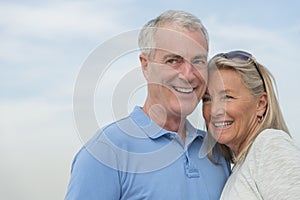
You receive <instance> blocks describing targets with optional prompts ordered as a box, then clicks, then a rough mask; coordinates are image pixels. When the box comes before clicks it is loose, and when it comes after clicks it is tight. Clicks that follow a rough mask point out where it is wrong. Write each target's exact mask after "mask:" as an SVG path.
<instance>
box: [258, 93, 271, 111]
mask: <svg viewBox="0 0 300 200" xmlns="http://www.w3.org/2000/svg"><path fill="white" fill-rule="evenodd" d="M267 106H268V97H267V94H266V93H265V92H264V93H262V94H261V95H260V96H259V97H258V103H257V109H256V115H257V116H263V115H264V114H265V112H266V110H267Z"/></svg>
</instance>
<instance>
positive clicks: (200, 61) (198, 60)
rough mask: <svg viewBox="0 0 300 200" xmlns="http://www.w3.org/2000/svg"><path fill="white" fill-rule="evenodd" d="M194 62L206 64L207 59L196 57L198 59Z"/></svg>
mask: <svg viewBox="0 0 300 200" xmlns="http://www.w3.org/2000/svg"><path fill="white" fill-rule="evenodd" d="M192 64H195V65H201V64H206V60H204V59H196V60H194V61H193V63H192Z"/></svg>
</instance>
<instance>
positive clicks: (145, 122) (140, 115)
mask: <svg viewBox="0 0 300 200" xmlns="http://www.w3.org/2000/svg"><path fill="white" fill-rule="evenodd" d="M130 118H131V119H132V120H133V121H134V122H135V123H136V124H137V125H138V126H139V127H140V128H141V129H143V131H144V133H145V134H146V135H147V136H148V137H149V138H151V139H157V138H159V137H161V136H163V135H167V134H168V135H169V134H174V135H175V134H177V133H175V132H172V131H167V130H165V129H163V128H162V127H160V126H158V125H157V124H156V123H155V122H154V121H153V120H152V119H150V117H149V116H148V115H146V113H145V112H144V111H143V110H142V108H141V107H139V106H136V107H135V108H134V110H133V112H132V113H131V114H130ZM186 128H187V131H188V134H189V136H194V137H200V138H202V139H203V138H204V136H205V132H204V131H200V130H197V129H196V128H195V127H193V125H192V124H191V123H190V122H189V121H188V120H186Z"/></svg>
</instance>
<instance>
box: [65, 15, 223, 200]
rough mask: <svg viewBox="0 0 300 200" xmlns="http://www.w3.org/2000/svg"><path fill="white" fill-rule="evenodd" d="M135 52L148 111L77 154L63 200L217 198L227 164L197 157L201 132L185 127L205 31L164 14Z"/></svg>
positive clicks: (203, 59) (196, 94)
mask: <svg viewBox="0 0 300 200" xmlns="http://www.w3.org/2000/svg"><path fill="white" fill-rule="evenodd" d="M139 46H140V49H141V54H140V57H139V58H140V62H141V66H142V71H143V74H144V77H145V79H146V80H147V85H148V95H147V98H146V101H145V104H144V106H143V107H141V108H140V107H136V108H135V109H134V111H133V112H132V113H131V114H130V115H129V116H128V117H126V118H124V119H121V120H119V121H116V122H114V123H112V124H110V125H108V126H106V127H104V128H102V129H101V130H100V131H99V132H98V133H97V134H96V135H95V136H94V138H92V139H91V140H90V141H89V142H88V143H87V144H86V145H85V147H84V148H82V149H81V150H80V152H79V153H78V154H77V155H76V157H75V159H74V162H73V165H72V174H71V180H70V184H69V188H68V193H67V195H66V199H105V200H106V199H107V200H117V199H126V200H133V199H155V200H157V199H164V200H166V199H167V200H168V199H172V200H173V199H182V200H183V199H184V200H185V199H219V197H220V194H221V191H222V188H223V185H224V184H225V181H226V179H227V178H228V176H229V168H228V165H227V163H226V161H225V159H224V158H223V157H221V156H220V154H218V152H217V151H215V155H214V156H215V157H216V158H218V164H213V163H212V162H211V161H210V160H209V159H208V157H207V156H206V154H201V153H200V152H201V151H200V149H201V148H202V146H203V145H202V144H203V140H204V137H205V132H203V131H200V130H197V129H195V128H194V127H193V126H192V125H191V124H190V123H189V122H188V121H187V120H186V117H187V116H188V115H189V114H191V113H192V112H193V111H194V109H195V108H196V106H197V104H198V103H199V101H200V99H201V98H202V95H203V93H204V91H205V87H206V79H207V68H206V64H207V52H208V36H207V32H206V29H205V28H204V26H203V25H202V24H201V22H200V20H199V19H198V18H196V17H195V16H193V15H191V14H189V13H186V12H182V11H167V12H165V13H163V14H161V15H160V16H159V17H157V18H156V19H153V20H151V21H149V22H148V23H147V24H146V25H145V26H144V27H143V29H142V31H141V32H140V35H139ZM204 149H205V148H204Z"/></svg>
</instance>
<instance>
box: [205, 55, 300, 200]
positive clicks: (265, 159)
mask: <svg viewBox="0 0 300 200" xmlns="http://www.w3.org/2000/svg"><path fill="white" fill-rule="evenodd" d="M272 80H273V82H274V79H273V76H272V75H271V74H270V72H269V71H268V70H267V69H266V68H265V67H263V66H262V65H261V64H259V63H258V62H257V61H256V60H255V59H254V57H252V55H251V54H249V53H247V52H244V51H231V52H228V53H222V54H218V55H216V56H215V57H213V58H212V59H211V60H210V62H209V64H208V88H207V91H206V94H205V95H204V97H203V116H204V119H205V122H206V126H207V129H208V132H209V135H210V136H212V138H213V139H215V140H216V141H217V145H216V147H217V148H219V149H220V150H221V151H222V152H223V154H224V155H225V157H226V158H227V159H228V160H229V161H231V162H232V163H233V169H232V174H231V176H230V177H229V179H228V181H227V183H226V185H225V187H224V189H223V192H222V196H221V199H230V200H234V199H247V200H249V199H272V200H273V199H300V149H299V147H297V146H296V145H295V144H294V143H293V141H292V139H291V137H290V135H289V131H288V128H287V126H286V124H285V122H284V119H283V116H282V114H281V111H280V108H279V104H278V101H277V98H276V95H275V92H274V88H273V85H272ZM212 159H213V158H212Z"/></svg>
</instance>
